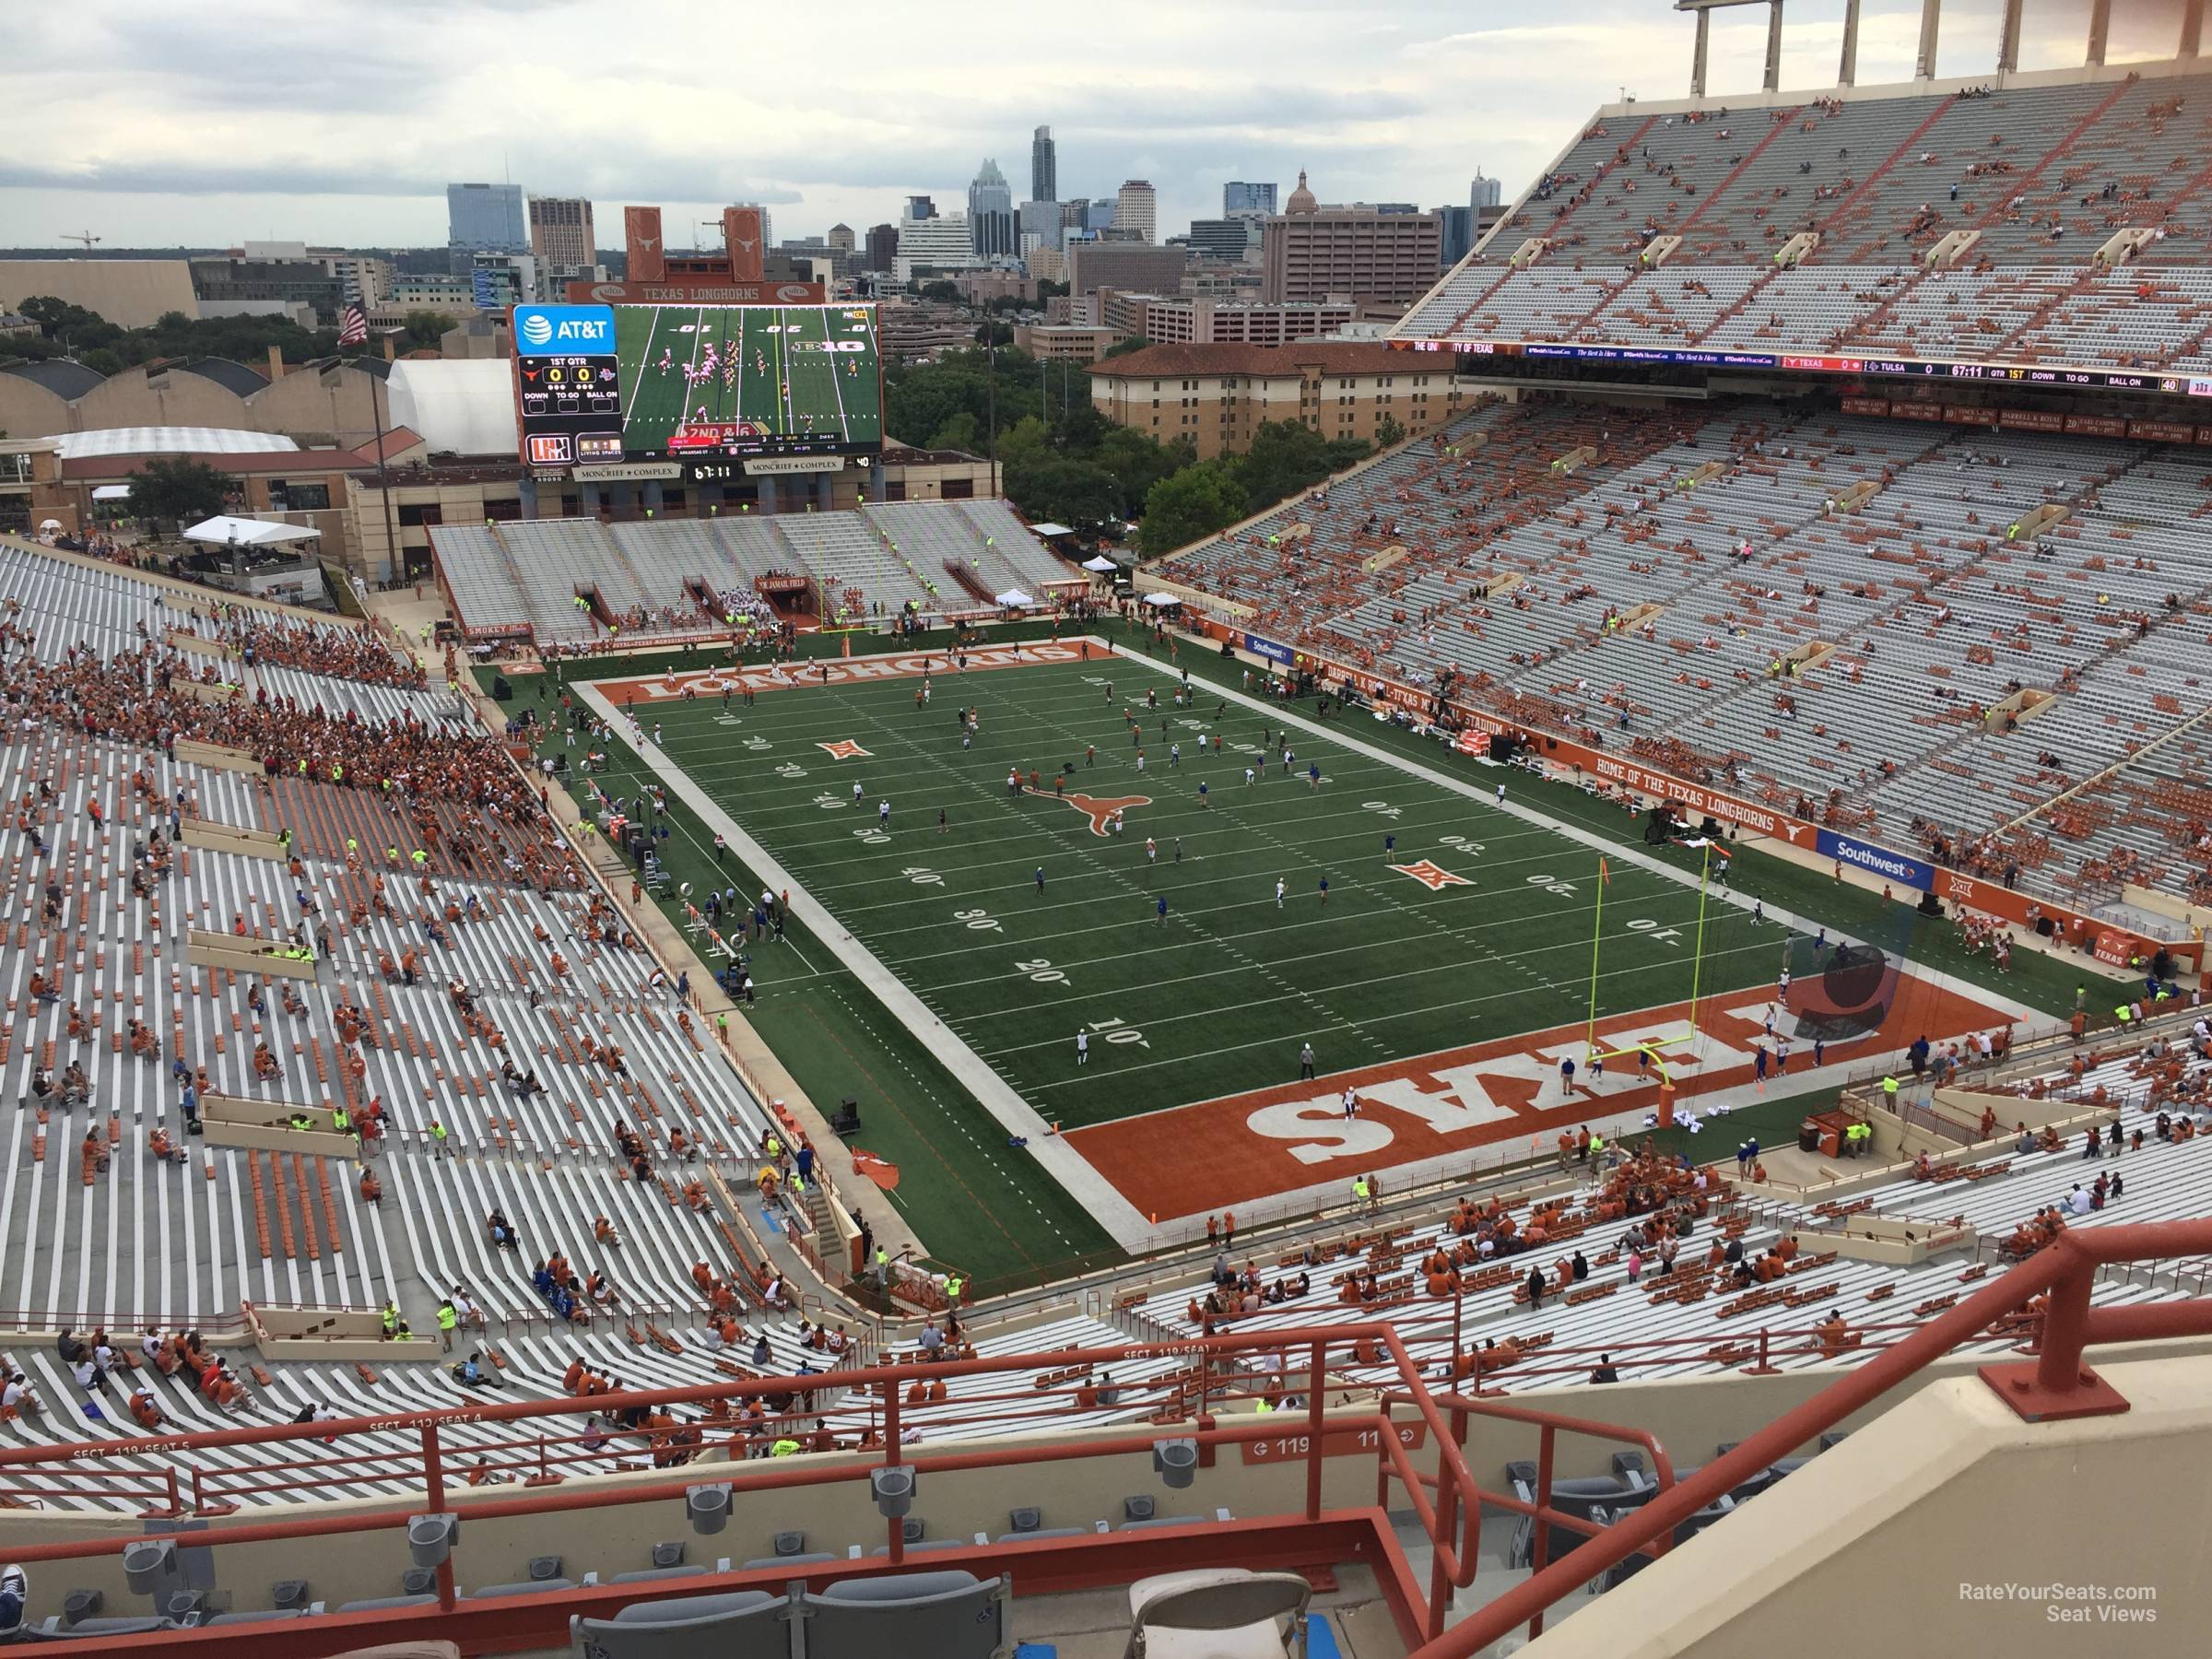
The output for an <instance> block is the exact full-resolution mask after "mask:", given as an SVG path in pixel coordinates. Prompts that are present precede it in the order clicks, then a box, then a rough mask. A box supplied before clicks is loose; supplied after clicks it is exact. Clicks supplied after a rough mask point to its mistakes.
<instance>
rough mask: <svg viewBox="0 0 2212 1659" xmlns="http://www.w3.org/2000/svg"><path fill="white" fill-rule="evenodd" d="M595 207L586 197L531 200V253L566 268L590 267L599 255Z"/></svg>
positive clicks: (549, 197) (544, 262)
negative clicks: (593, 217)
mask: <svg viewBox="0 0 2212 1659" xmlns="http://www.w3.org/2000/svg"><path fill="white" fill-rule="evenodd" d="M597 247H598V242H597V241H596V240H595V238H594V233H593V229H592V204H591V202H590V201H589V199H587V198H586V197H583V196H532V197H531V198H530V252H531V253H535V254H536V255H537V257H538V259H539V261H540V262H541V263H543V264H545V265H553V266H557V267H559V268H562V269H569V268H573V267H575V266H579V265H590V264H591V263H592V262H593V260H594V258H595V257H596V256H597V255H596V253H595V250H596V249H597Z"/></svg>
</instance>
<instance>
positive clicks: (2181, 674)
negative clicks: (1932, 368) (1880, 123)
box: [1159, 272, 2212, 904]
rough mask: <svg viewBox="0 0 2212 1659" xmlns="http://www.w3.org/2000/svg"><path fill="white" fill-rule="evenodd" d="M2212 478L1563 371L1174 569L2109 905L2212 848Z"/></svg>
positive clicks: (1339, 640)
mask: <svg viewBox="0 0 2212 1659" xmlns="http://www.w3.org/2000/svg"><path fill="white" fill-rule="evenodd" d="M1811 274H1812V273H1810V272H1806V273H1797V275H1800V276H1809V275H1811ZM1577 456H1579V457H1580V459H1579V461H1578V462H1577V464H1576V465H1575V466H1574V467H1573V469H1572V470H1571V471H1568V470H1565V469H1563V468H1561V467H1558V466H1555V465H1554V463H1555V462H1559V461H1561V460H1562V459H1564V458H1568V457H1577ZM1853 485H1864V486H1868V487H1871V488H1872V491H1873V493H1872V494H1871V495H1869V496H1868V497H1867V498H1866V499H1865V500H1864V501H1862V502H1860V503H1859V504H1858V505H1857V506H1856V508H1855V509H1854V510H1853V511H1849V512H1843V511H1839V510H1837V509H1836V508H1835V506H1834V503H1835V501H1836V500H1837V499H1838V497H1839V496H1840V495H1841V494H1843V493H1844V492H1845V491H1846V489H1847V488H1850V487H1851V486H1853ZM2208 490H2212V466H2207V465H2206V464H2205V463H2204V462H2203V461H2202V460H2201V459H2200V457H2199V454H2198V453H2197V452H2195V451H2194V450H2192V449H2188V448H2177V447H2159V446H2154V445H2148V444H2145V443H2141V442H2128V441H2111V440H2098V439H2084V438H2080V437H2072V438H2064V439H2062V438H2057V437H2048V438H2046V437H2041V436H2036V435H2030V434H2022V433H2018V432H2005V433H1995V432H1990V431H1988V430H1985V429H1976V430H1973V431H1971V432H1966V433H1961V432H1959V430H1958V429H1955V428H1946V427H1924V426H1919V425H1915V424H1913V423H1910V422H1900V421H1891V420H1882V419H1879V418H1863V417H1857V416H1850V415H1840V414H1836V413H1832V412H1819V413H1812V414H1806V415H1797V416H1793V415H1792V414H1791V413H1790V412H1788V411H1786V410H1784V409H1783V408H1782V407H1780V406H1774V405H1769V404H1759V403H1727V404H1723V405H1719V406H1689V407H1688V409H1685V410H1681V411H1673V412H1658V413H1631V412H1627V411H1622V410H1619V409H1610V410H1608V409H1603V408H1597V407H1594V406H1589V405H1583V404H1561V403H1549V402H1545V401H1541V400H1539V401H1535V402H1527V403H1523V404H1519V405H1513V406H1494V407H1491V408H1488V409H1484V410H1480V411H1477V412H1476V413H1475V414H1473V415H1470V416H1468V417H1466V418H1463V419H1462V420H1461V421H1459V422H1458V423H1456V424H1455V425H1454V426H1453V427H1452V428H1451V429H1447V430H1446V431H1444V432H1442V433H1441V434H1438V435H1436V436H1435V437H1434V438H1433V439H1432V440H1431V441H1428V442H1425V443H1419V444H1415V445H1412V446H1409V447H1406V448H1405V449H1401V450H1400V451H1398V452H1397V453H1394V454H1393V455H1391V456H1389V457H1386V458H1384V459H1383V460H1382V462H1380V463H1378V464H1377V465H1371V466H1369V467H1367V468H1364V469H1361V470H1359V471H1356V472H1354V473H1352V474H1350V475H1347V477H1342V478H1339V479H1336V480H1335V481H1333V482H1332V483H1331V484H1330V485H1329V486H1328V487H1327V488H1326V489H1325V490H1321V491H1315V492H1312V494H1310V495H1309V496H1308V497H1307V498H1305V499H1303V500H1300V501H1297V502H1295V503H1290V504H1287V505H1285V506H1284V507H1281V508H1278V509H1277V511H1276V512H1273V513H1271V514H1269V515H1267V516H1265V517H1264V518H1262V519H1260V520H1258V521H1255V522H1254V523H1253V524H1248V525H1245V526H1242V527H1240V528H1239V529H1238V530H1237V531H1236V532H1234V533H1232V534H1230V535H1225V536H1223V537H1219V538H1216V539H1214V540H1211V541H1207V542H1203V543H1200V544H1198V545H1196V546H1194V547H1191V548H1188V549H1185V550H1184V551H1183V552H1182V553H1179V554H1176V555H1174V556H1173V557H1172V558H1171V559H1169V560H1167V561H1166V562H1165V563H1164V564H1163V565H1161V566H1160V567H1159V570H1160V573H1161V574H1163V575H1166V576H1168V577H1171V578H1172V579H1173V580H1174V581H1176V582H1181V583H1183V584H1186V585H1188V586H1191V587H1194V588H1197V589H1199V590H1201V591H1204V592H1209V593H1214V594H1219V595H1221V596H1222V597H1223V598H1225V599H1229V600H1233V601H1236V602H1238V603H1239V604H1242V605H1249V606H1253V607H1254V608H1255V610H1256V612H1257V617H1256V620H1255V623H1254V626H1256V627H1259V628H1262V629H1272V630H1275V631H1277V633H1279V635H1280V636H1281V637H1283V638H1284V639H1285V640H1287V641H1292V642H1295V643H1296V644H1298V645H1300V646H1301V647H1307V648H1312V649H1313V650H1315V651H1316V652H1317V653H1320V654H1323V655H1325V656H1328V657H1331V658H1333V659H1335V660H1337V661H1340V662H1346V663H1349V664H1352V665H1357V666H1359V667H1362V668H1366V669H1369V670H1371V671H1373V672H1376V673H1380V674H1382V675H1385V676H1387V677H1392V678H1394V679H1396V680H1399V681H1400V682H1402V683H1405V684H1408V685H1414V686H1423V687H1435V686H1437V685H1438V684H1440V683H1441V682H1442V681H1443V680H1444V679H1445V677H1449V683H1450V685H1451V687H1452V688H1453V693H1454V695H1455V696H1458V697H1460V698H1462V699H1463V700H1471V701H1474V702H1476V703H1478V704H1485V705H1488V707H1490V708H1492V709H1494V710H1496V711H1497V712H1500V714H1502V715H1504V716H1506V717H1507V718H1510V719H1514V720H1519V721H1526V722H1531V723H1534V724H1539V725H1546V726H1549V727H1551V728H1553V729H1555V730H1559V731H1562V732H1568V733H1571V734H1574V735H1579V736H1581V737H1583V739H1584V740H1585V741H1589V740H1593V739H1594V740H1595V741H1597V742H1599V743H1602V744H1609V745H1611V746H1612V747H1617V748H1626V749H1628V750H1629V751H1630V752H1632V753H1635V754H1638V755H1640V756H1641V757H1642V758H1644V759H1648V760H1650V761H1651V762H1653V764H1655V765H1660V766H1662V767H1666V768H1671V769H1672V770H1675V771H1679V772H1681V773H1683V774H1684V775H1686V776H1688V777H1689V778H1690V779H1691V780H1692V781H1693V782H1707V783H1712V784H1716V785H1719V786H1722V787H1726V788H1734V789H1736V790H1738V791H1740V792H1744V793H1747V794H1752V795H1754V796H1756V797H1757V798H1759V799H1760V800H1763V801H1765V802H1766V803H1768V804H1770V805H1771V806H1776V807H1778V808H1780V809H1782V810H1783V811H1789V812H1794V814H1795V815H1796V816H1799V817H1802V818H1810V819H1813V820H1814V821H1817V822H1822V823H1826V824H1829V825H1831V826H1833V827H1835V828H1838V829H1841V830H1853V831H1857V832H1864V833H1870V834H1880V835H1882V836H1884V837H1886V838H1887V839H1888V841H1889V844H1891V845H1895V846H1912V845H1922V846H1926V847H1928V848H1929V849H1930V850H1935V848H1936V847H1937V844H1938V842H1939V841H1940V844H1941V847H1942V849H1943V850H1944V852H1945V853H1946V856H1945V858H1944V859H1943V861H1942V862H1947V863H1950V864H1952V865H1954V866H1955V867H1959V868H1963V869H1966V870H1968V871H1970V872H1971V873H1978V874H1982V875H1986V876H1989V877H1993V878H2002V877H2004V876H2005V874H2006V871H2007V870H2008V869H2009V870H2011V871H2012V873H2013V877H2014V879H2015V880H2016V882H2017V883H2018V885H2019V886H2021V887H2022V888H2025V889H2027V890H2030V891H2033V892H2040V893H2043V894H2047V895H2049V896H2050V897H2052V898H2055V899H2062V900H2066V901H2068V902H2077V903H2079V902H2088V903H2091V904H2093V903H2096V902H2102V901H2105V900H2111V899H2112V898H2114V897H2116V896H2117V893H2118V889H2119V887H2120V885H2121V882H2122V880H2123V879H2139V880H2142V881H2144V882H2145V884H2146V885H2150V886H2159V887H2163V888H2166V889H2167V890H2169V891H2172V892H2175V893H2177V894H2181V893H2190V892H2200V891H2203V890H2205V888H2206V881H2207V876H2208V874H2212V841H2208V840H2207V832H2208V830H2212V813H2208V810H2207V809H2208V808H2212V798H2208V797H2207V796H2206V794H2204V793H2203V792H2204V789H2205V776H2204V772H2203V770H2202V767H2201V765H2200V764H2199V760H2198V756H2197V753H2196V746H2195V743H2194V739H2193V738H2192V737H2190V736H2188V735H2186V734H2183V735H2182V737H2181V738H2180V740H2179V741H2176V742H2173V743H2171V744H2167V745H2161V746H2158V747H2153V746H2154V745H2157V740H2158V739H2159V737H2160V736H2161V735H2164V734H2167V733H2170V732H2174V731H2176V730H2177V729H2178V728H2180V727H2182V726H2183V725H2184V724H2186V723H2188V722H2189V721H2190V720H2192V719H2193V718H2194V716H2195V715H2197V714H2199V713H2200V712H2203V711H2204V709H2205V708H2206V706H2207V698H2206V692H2205V688H2204V684H2203V679H2202V676H2201V674H2200V672H2199V668H2198V666H2197V665H2195V663H2194V652H2195V650H2196V641H2198V640H2200V639H2201V637H2202V634H2203V631H2204V621H2203V618H2205V617H2206V616H2207V615H2212V599H2208V595H2212V558H2208V557H2207V556H2206V553H2205V551H2204V547H2203V545H2202V537H2201V535H2199V534H2198V532H2197V525H2198V524H2199V523H2200V522H2201V515H2202V514H2203V513H2204V512H2206V499H2207V491H2208ZM2045 507H2051V508H2060V509H2063V510H2064V512H2065V516H2064V517H2063V518H2062V519H2060V520H2058V521H2057V522H2055V523H2053V524H2051V525H2050V526H2048V527H2046V528H2045V529H2044V530H2043V531H2042V532H2041V534H2039V535H2035V536H2032V537H2030V538H2028V539H2025V540H2016V539H2014V538H2013V537H2012V535H2011V534H2010V529H2009V527H2010V526H2011V525H2013V524H2017V523H2018V522H2019V521H2020V520H2022V519H2023V518H2024V517H2025V516H2026V515H2027V514H2029V513H2030V512H2034V511H2035V510H2036V509H2038V508H2045ZM1393 548H1395V549H1398V552H1397V553H1396V554H1392V553H1391V549H1393ZM1643 606H1651V607H1655V608H1653V609H1651V610H1639V607H1643ZM1629 613H1636V614H1637V615H1638V617H1639V620H1638V622H1637V625H1636V626H1633V627H1625V628H1623V627H1615V626H1613V625H1612V624H1611V622H1610V620H1609V618H1616V617H1619V616H1622V615H1625V614H1629ZM1806 648H1818V650H1817V654H1818V660H1817V661H1812V662H1811V663H1810V665H1808V666H1806V667H1805V668H1804V669H1803V670H1802V671H1799V670H1797V669H1795V668H1794V667H1793V668H1792V670H1791V671H1790V672H1789V673H1788V674H1787V675H1786V679H1787V682H1788V683H1787V684H1786V685H1783V684H1778V683H1776V682H1777V679H1778V678H1782V677H1785V676H1781V675H1779V674H1778V671H1777V670H1776V667H1775V665H1776V664H1777V663H1779V662H1780V661H1781V660H1782V659H1783V658H1784V657H1785V656H1787V655H1790V654H1792V653H1798V652H1800V651H1802V650H1804V649H1806ZM2023 692H2034V693H2038V694H2041V693H2051V694H2053V695H2051V696H2049V697H2048V698H2047V699H2045V698H2042V697H2041V696H2040V695H2039V696H2037V697H2033V698H2030V699H2029V700H2028V702H2027V704H2026V705H2025V706H2018V705H2017V700H2018V699H2019V697H2020V696H2021V694H2022V693H2023ZM2139 748H2142V749H2148V750H2149V752H2148V754H2147V755H2146V756H2145V758H2144V759H2141V760H2139V761H2135V762H2129V761H2128V756H2129V754H2130V752H2131V751H2133V750H2136V749H2139ZM2107 767H2111V768H2113V769H2115V770H2112V771H2111V772H2110V773H2109V774H2107V775H2103V776H2100V777H2099V778H2098V780H2097V782H2096V783H2095V786H2094V787H2093V788H2091V789H2090V790H2088V792H2086V793H2085V794H2082V795H2080V796H2077V797H2076V798H2075V800H2073V801H2070V802H2069V803H2068V804H2067V806H2066V807H2065V809H2064V810H2062V811H2060V812H2057V813H2054V814H2050V815H2045V816H2041V817H2032V818H2031V816H2030V815H2033V814H2035V813H2036V812H2037V809H2038V808H2040V807H2041V806H2044V805H2045V804H2046V803H2048V802H2049V801H2051V800H2052V799H2053V797H2054V796H2056V795H2058V794H2062V793H2064V792H2065V791H2066V790H2068V789H2070V788H2072V787H2073V786H2075V785H2077V784H2079V783H2082V782H2084V781H2085V780H2087V779H2088V778H2089V777H2091V776H2092V775H2094V774H2098V773H2100V771H2101V770H2102V769H2104V768H2107ZM2023 818H2028V819H2030V821H2029V822H2027V823H2025V824H2018V823H2016V820H2020V819H2023ZM2008 825H2009V826H2013V828H2011V829H2009V830H2007V829H2006V828H2005V827H2006V826H2008ZM2142 828H2149V829H2151V830H2153V831H2155V835H2154V836H2153V837H2152V838H2149V839H2148V841H2147V844H2146V839H2147V838H2145V837H2144V836H2142V835H2140V834H2135V833H2131V831H2133V830H2139V829H2142ZM2000 831H2002V833H1999V832H2000Z"/></svg>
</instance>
